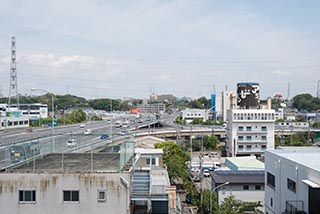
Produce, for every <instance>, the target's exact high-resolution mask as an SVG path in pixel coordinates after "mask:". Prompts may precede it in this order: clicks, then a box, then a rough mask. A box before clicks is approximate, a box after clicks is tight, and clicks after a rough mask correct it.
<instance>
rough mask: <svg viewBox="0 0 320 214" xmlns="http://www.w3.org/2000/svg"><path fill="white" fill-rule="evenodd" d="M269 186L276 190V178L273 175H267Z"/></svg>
mask: <svg viewBox="0 0 320 214" xmlns="http://www.w3.org/2000/svg"><path fill="white" fill-rule="evenodd" d="M267 184H268V185H269V186H270V187H272V188H275V187H276V184H275V177H274V175H273V174H271V173H269V172H268V173H267Z"/></svg>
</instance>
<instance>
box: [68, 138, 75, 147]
mask: <svg viewBox="0 0 320 214" xmlns="http://www.w3.org/2000/svg"><path fill="white" fill-rule="evenodd" d="M76 145H77V140H76V139H70V140H68V142H67V146H68V147H73V146H76Z"/></svg>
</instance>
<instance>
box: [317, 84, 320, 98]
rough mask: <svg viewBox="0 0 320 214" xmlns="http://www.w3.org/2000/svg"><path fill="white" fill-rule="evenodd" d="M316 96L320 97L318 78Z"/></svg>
mask: <svg viewBox="0 0 320 214" xmlns="http://www.w3.org/2000/svg"><path fill="white" fill-rule="evenodd" d="M317 97H318V98H320V80H318V86H317Z"/></svg>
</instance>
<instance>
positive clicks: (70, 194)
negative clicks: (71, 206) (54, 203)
mask: <svg viewBox="0 0 320 214" xmlns="http://www.w3.org/2000/svg"><path fill="white" fill-rule="evenodd" d="M63 201H65V202H71V201H77V202H79V190H64V191H63Z"/></svg>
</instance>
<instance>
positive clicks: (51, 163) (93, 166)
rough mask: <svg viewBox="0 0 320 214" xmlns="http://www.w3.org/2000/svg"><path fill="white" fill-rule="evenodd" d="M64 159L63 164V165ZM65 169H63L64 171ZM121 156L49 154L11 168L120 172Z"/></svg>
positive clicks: (14, 169) (38, 170)
mask: <svg viewBox="0 0 320 214" xmlns="http://www.w3.org/2000/svg"><path fill="white" fill-rule="evenodd" d="M62 158H63V163H62ZM62 167H63V169H62ZM119 168H120V154H119V153H116V154H114V153H113V154H108V153H103V154H102V153H94V154H92V160H91V154H90V153H65V154H59V153H58V154H57V153H55V154H48V155H46V156H43V157H42V158H39V159H37V160H35V161H30V162H28V163H24V164H22V165H19V166H17V167H11V168H8V169H6V171H12V172H66V173H68V172H91V171H94V172H99V171H106V172H108V171H119Z"/></svg>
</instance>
